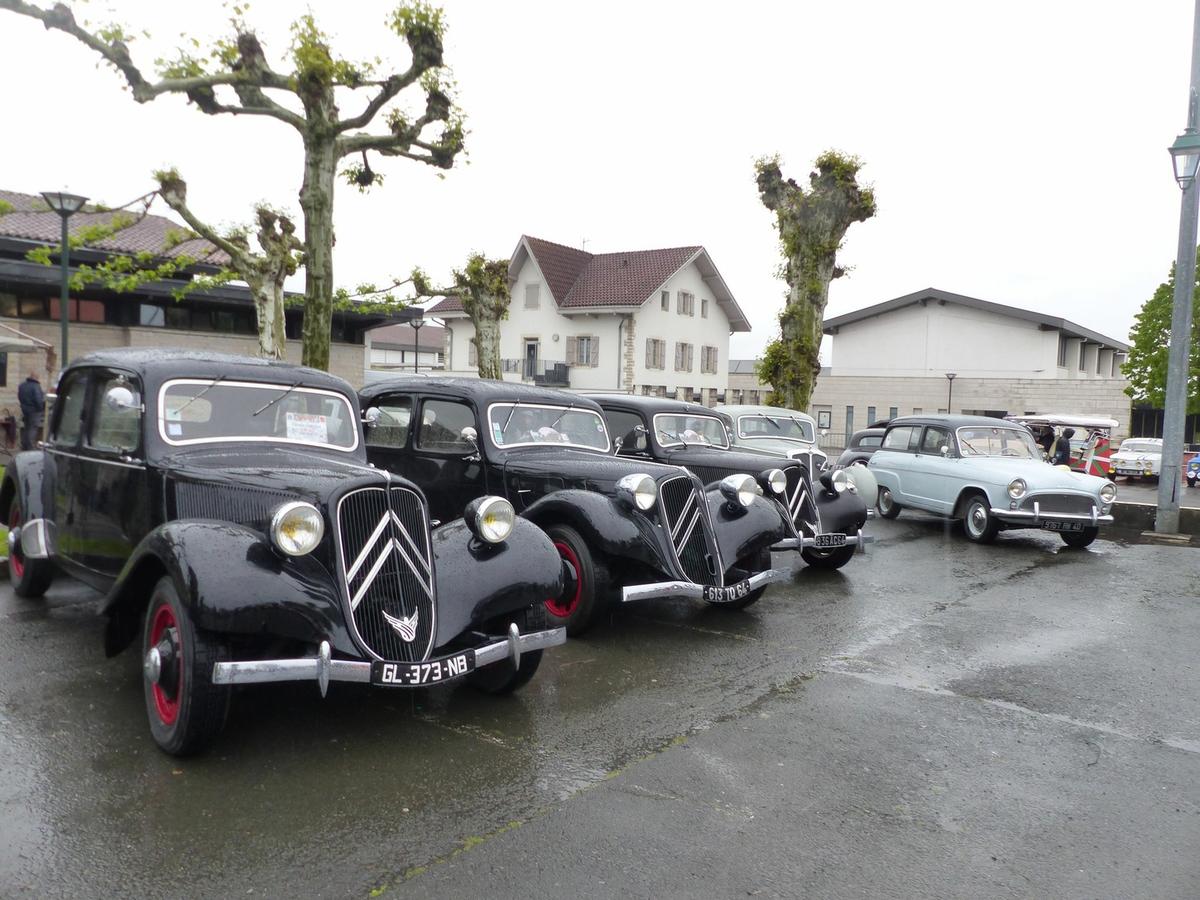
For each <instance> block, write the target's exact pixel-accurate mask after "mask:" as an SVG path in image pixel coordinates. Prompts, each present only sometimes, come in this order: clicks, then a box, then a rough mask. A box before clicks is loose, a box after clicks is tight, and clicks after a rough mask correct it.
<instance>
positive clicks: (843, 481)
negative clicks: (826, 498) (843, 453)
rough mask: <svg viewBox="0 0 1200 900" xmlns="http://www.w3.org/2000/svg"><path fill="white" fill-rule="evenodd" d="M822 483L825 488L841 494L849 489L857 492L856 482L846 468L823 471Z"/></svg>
mask: <svg viewBox="0 0 1200 900" xmlns="http://www.w3.org/2000/svg"><path fill="white" fill-rule="evenodd" d="M821 485H822V486H823V487H824V488H825V490H827V491H830V492H831V493H834V494H841V493H844V492H845V491H847V490H849V491H850V492H851V493H855V492H856V488H855V487H854V482H853V481H851V480H850V476H849V475H847V474H846V470H845V469H835V470H834V471H832V472H822V473H821Z"/></svg>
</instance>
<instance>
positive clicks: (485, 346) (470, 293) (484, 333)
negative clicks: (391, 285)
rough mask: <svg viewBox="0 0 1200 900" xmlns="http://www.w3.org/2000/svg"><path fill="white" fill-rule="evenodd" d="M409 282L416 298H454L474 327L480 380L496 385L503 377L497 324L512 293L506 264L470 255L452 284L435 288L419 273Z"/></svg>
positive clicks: (416, 272) (418, 271) (502, 319)
mask: <svg viewBox="0 0 1200 900" xmlns="http://www.w3.org/2000/svg"><path fill="white" fill-rule="evenodd" d="M411 281H412V284H413V290H414V292H415V293H416V296H417V297H418V298H424V297H456V298H457V299H458V300H459V302H460V303H462V306H463V310H464V311H465V312H466V314H467V315H468V316H469V317H470V319H471V324H472V325H474V326H475V336H474V337H473V338H471V342H472V343H473V344H474V345H475V360H476V365H477V367H478V369H479V377H480V378H490V379H492V380H495V381H499V380H500V379H502V378H503V377H504V372H503V366H502V364H501V361H500V323H501V322H502V321H504V319H506V318H507V317H508V306H509V303H510V301H511V300H512V291H511V290H510V287H509V283H508V260H507V259H488V258H487V257H485V256H484V255H483V254H482V253H472V254H471V256H470V257H469V258H468V259H467V264H466V265H465V266H464V267H463V268H461V269H455V270H454V273H453V276H452V278H451V283H450V284H449V285H447V286H446V287H434V286H433V285H432V284H431V283H430V281H429V278H428V277H427V276H426V275H425V273H424V272H422V271H421V270H420V269H415V270H413V273H412V277H411Z"/></svg>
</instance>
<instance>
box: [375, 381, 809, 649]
mask: <svg viewBox="0 0 1200 900" xmlns="http://www.w3.org/2000/svg"><path fill="white" fill-rule="evenodd" d="M360 399H361V402H362V408H363V415H364V417H365V420H366V422H367V423H368V426H367V432H366V434H367V457H368V459H370V460H371V461H372V462H373V463H374V464H376V465H378V466H380V467H385V468H387V469H390V470H391V471H393V472H396V473H397V474H399V475H402V476H404V477H405V478H408V479H411V480H412V481H414V482H416V483H417V484H419V485H420V486H421V488H422V489H423V490H424V491H425V493H426V495H427V496H428V497H429V503H430V509H431V510H432V513H433V515H434V516H435V517H441V516H449V515H452V514H453V512H454V510H455V509H457V508H461V506H462V505H463V504H465V503H468V502H470V501H471V500H473V499H474V498H476V497H479V496H481V495H484V494H493V493H494V494H500V495H503V496H506V497H507V498H508V499H509V500H511V501H512V504H513V506H515V507H516V508H517V511H518V512H519V513H520V514H521V515H522V516H524V517H526V518H528V519H530V520H531V521H533V522H536V523H537V524H538V525H540V526H541V527H542V528H544V529H545V530H546V533H547V534H549V535H550V538H551V540H553V541H554V545H555V547H557V548H558V551H559V553H560V554H561V556H562V558H563V560H564V563H565V569H566V572H565V574H564V578H565V580H566V587H565V590H564V593H563V595H562V596H561V597H557V598H551V599H548V600H547V602H546V609H547V612H548V613H549V619H550V621H551V622H552V623H555V624H561V625H565V626H566V627H567V631H568V633H569V634H578V633H580V632H582V631H583V630H585V629H586V628H587V627H588V626H589V625H590V624H591V623H592V622H593V621H594V620H595V618H596V616H597V615H598V614H599V613H600V612H601V611H602V609H603V608H604V605H605V601H606V599H607V598H608V597H609V596H610V589H613V591H614V592H615V590H616V589H619V590H620V592H621V596H622V598H623V599H624V600H634V599H642V598H653V597H670V596H677V597H692V598H696V599H704V600H707V601H709V602H711V603H714V604H719V605H723V606H727V607H729V606H731V607H744V606H748V605H749V604H751V603H753V602H754V601H756V600H757V599H758V598H759V597H760V596H761V595H762V592H763V591H764V590H765V589H766V586H767V585H768V584H769V583H770V582H772V581H776V580H779V579H781V578H783V577H786V576H785V573H782V572H778V571H776V570H773V569H772V568H771V558H770V552H769V550H770V547H771V546H772V545H773V544H776V543H777V542H778V541H779V540H781V539H782V538H783V537H784V536H785V525H784V522H783V519H782V516H781V515H780V513H779V511H778V507H777V506H776V505H775V504H774V503H771V502H768V501H764V500H763V498H762V496H761V488H760V486H759V484H758V482H757V480H756V479H755V478H754V477H753V476H751V475H749V474H734V475H730V476H729V477H727V478H724V479H723V480H721V481H720V483H719V484H716V485H713V486H711V487H709V488H708V489H706V488H705V486H704V485H703V483H702V482H701V481H700V479H699V478H697V477H696V476H695V475H693V474H691V473H689V472H688V471H686V470H684V469H681V468H679V467H677V466H664V465H660V464H657V463H655V462H652V461H650V460H646V459H636V460H635V459H623V458H617V457H614V456H613V455H612V444H611V441H610V440H609V434H608V429H607V427H606V425H605V422H604V416H603V414H602V412H601V410H600V407H599V406H598V405H597V404H596V403H595V402H594V401H593V400H590V399H588V398H587V397H583V396H581V395H579V394H570V393H566V392H563V391H555V390H549V389H541V388H535V387H530V386H525V385H520V384H512V383H508V382H497V381H482V380H480V379H477V378H448V377H432V378H422V377H412V376H400V377H395V378H389V379H386V380H384V381H380V382H377V383H375V384H371V385H369V386H367V387H365V388H363V390H362V392H361V395H360Z"/></svg>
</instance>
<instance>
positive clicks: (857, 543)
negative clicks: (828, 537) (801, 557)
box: [771, 528, 875, 553]
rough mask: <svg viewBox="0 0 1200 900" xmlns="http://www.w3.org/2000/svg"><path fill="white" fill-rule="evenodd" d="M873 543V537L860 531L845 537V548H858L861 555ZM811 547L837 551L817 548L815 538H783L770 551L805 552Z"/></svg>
mask: <svg viewBox="0 0 1200 900" xmlns="http://www.w3.org/2000/svg"><path fill="white" fill-rule="evenodd" d="M873 543H875V535H873V534H863V533H862V529H861V528H860V529H859V530H858V534H848V535H846V543H845V545H844V546H847V547H858V548H859V549H860V550H861V551H862V552H863V553H866V552H867V544H873ZM809 547H812V548H813V549H814V550H837V549H838V548H837V547H818V546H817V539H816V538H815V537H805V538H784V539H783V540H782V541H780V542H779V543H778V544H775V545H774V546H773V547H771V549H772V550H776V551H780V550H807V549H808V548H809Z"/></svg>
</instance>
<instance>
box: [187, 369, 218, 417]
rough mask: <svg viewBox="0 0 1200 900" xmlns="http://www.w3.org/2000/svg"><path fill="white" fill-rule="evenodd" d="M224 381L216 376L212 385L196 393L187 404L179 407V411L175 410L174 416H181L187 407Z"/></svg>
mask: <svg viewBox="0 0 1200 900" xmlns="http://www.w3.org/2000/svg"><path fill="white" fill-rule="evenodd" d="M224 380H225V376H224V375H218V376H217V377H216V378H214V379H213V380H212V383H211V384H210V385H209V386H208V387H206V388H205V389H204V390H202V391H201V392H200V393H198V394H197V395H196V396H195V397H192V398H191V399H190V400H188V402H187V403H185V404H183V406H181V407H179V409H177V410H175V415H177V416H178V415H180V414H182V413H183V411H184V410H185V409H187V408H188V407H189V406H191V405H192V404H193V403H195V402H196V401H197V400H199V399H200V398H201V397H203V396H204V395H205V394H207V393H208V392H209V391H211V390H212V389H213V388H215V387H216V386H217V385H218V384H220V383H221V382H222V381H224Z"/></svg>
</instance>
